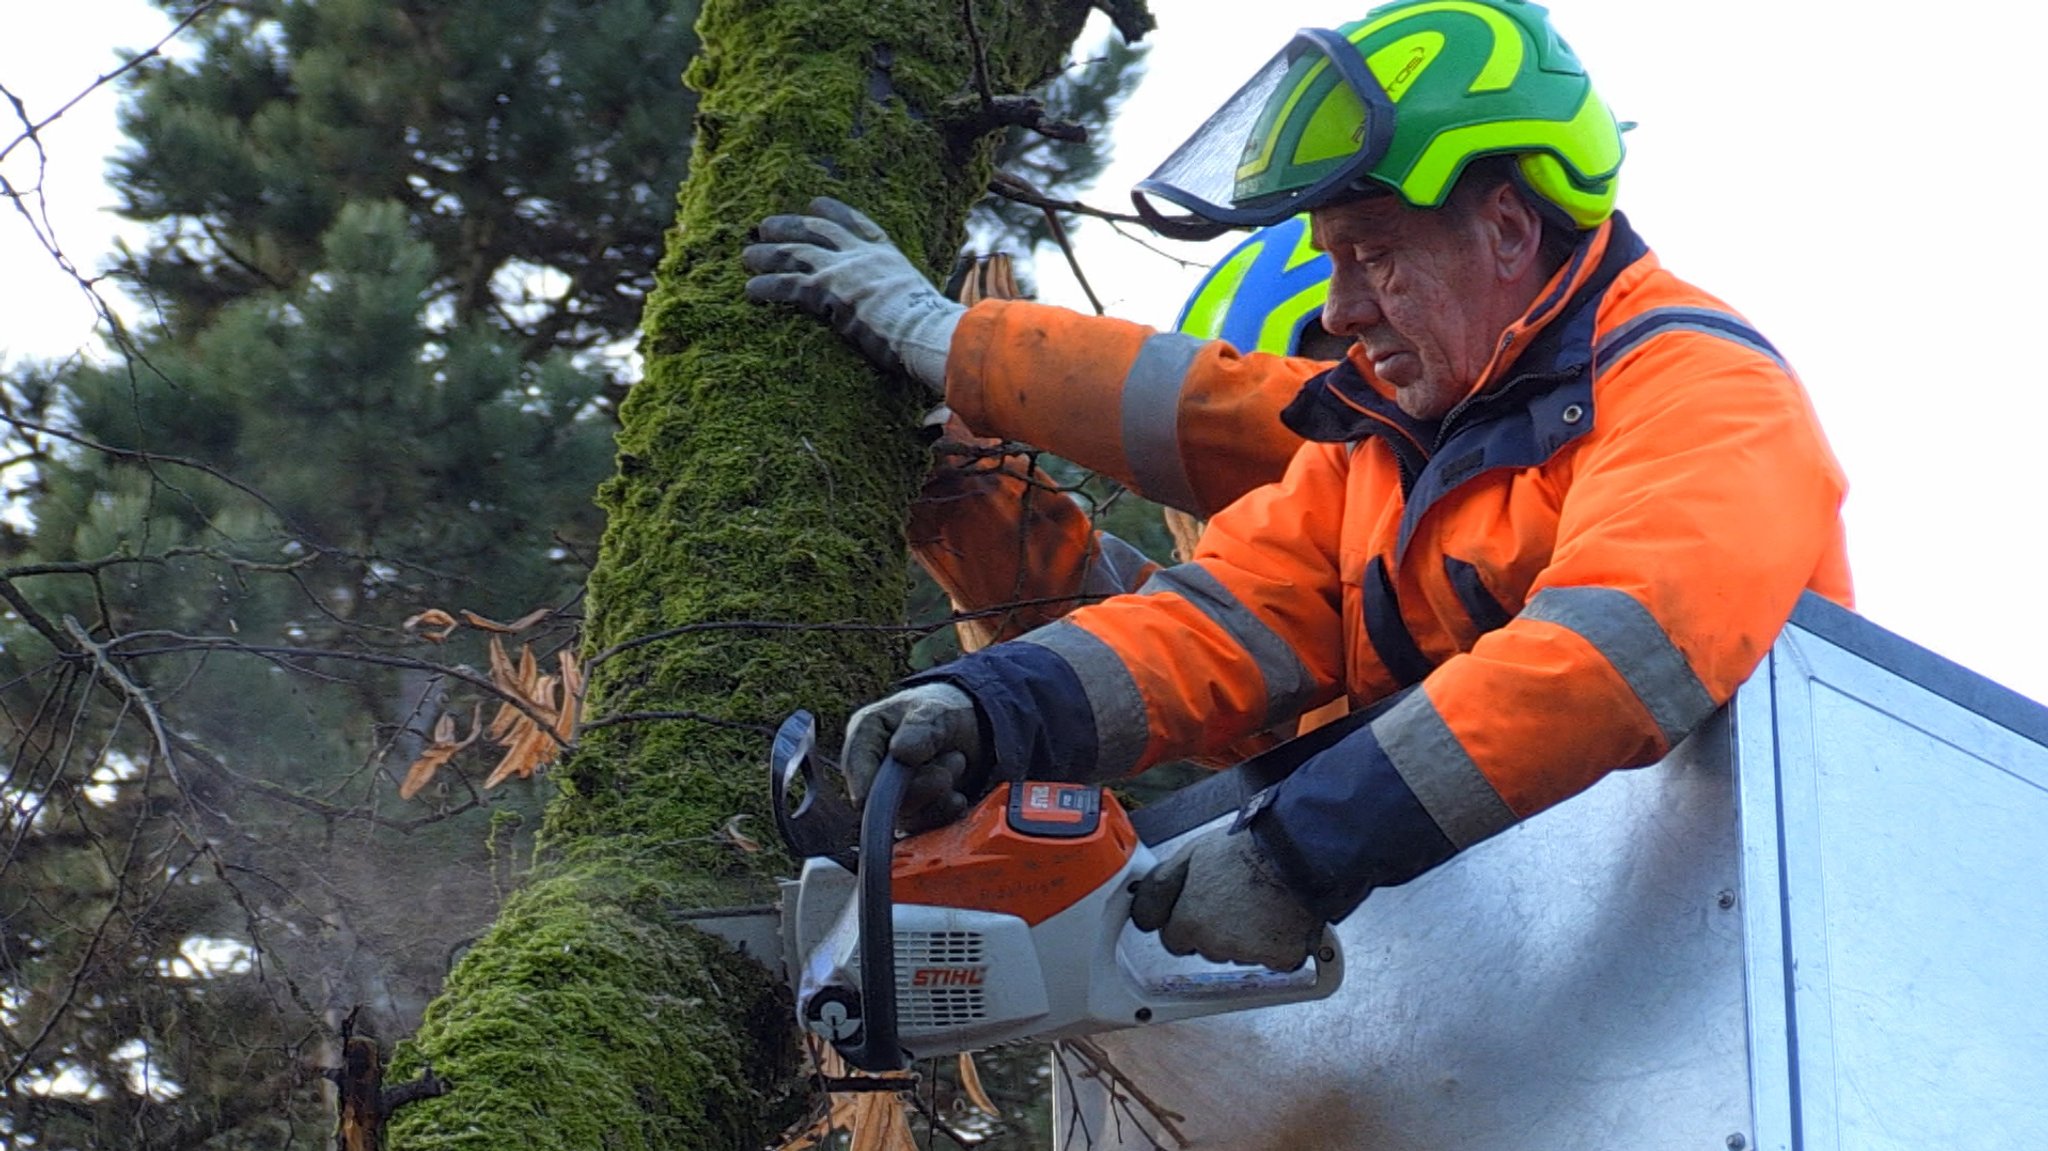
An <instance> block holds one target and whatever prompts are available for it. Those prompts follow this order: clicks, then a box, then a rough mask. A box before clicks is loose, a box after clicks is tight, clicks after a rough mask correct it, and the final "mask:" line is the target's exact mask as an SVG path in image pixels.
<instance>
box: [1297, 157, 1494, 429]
mask: <svg viewBox="0 0 2048 1151" xmlns="http://www.w3.org/2000/svg"><path fill="white" fill-rule="evenodd" d="M1309 219H1310V224H1311V229H1312V235H1313V237H1314V242H1315V246H1316V247H1318V248H1320V249H1322V250H1323V251H1325V252H1328V253H1329V255H1330V267H1331V273H1330V299H1329V302H1328V303H1326V304H1324V305H1323V326H1324V327H1326V328H1328V329H1329V330H1330V331H1331V332H1332V333H1333V334H1335V335H1338V336H1344V337H1348V338H1350V339H1352V340H1355V341H1356V342H1357V343H1358V344H1360V345H1361V346H1362V347H1363V348H1364V349H1365V354H1366V356H1367V358H1368V359H1370V360H1371V361H1372V368H1373V374H1374V375H1376V376H1378V377H1379V379H1380V381H1381V382H1382V383H1384V384H1386V385H1387V386H1388V387H1390V388H1392V389H1393V390H1394V402H1395V403H1397V404H1399V405H1400V407H1401V410H1402V411H1404V412H1406V413H1408V414H1409V415H1411V416H1414V417H1415V418H1417V419H1422V420H1435V419H1441V418H1442V417H1443V416H1444V414H1445V413H1446V412H1449V411H1450V410H1451V409H1452V408H1453V407H1455V406H1457V403H1458V401H1460V400H1462V399H1464V398H1465V397H1466V395H1468V394H1469V393H1470V392H1471V391H1472V386H1473V385H1474V384H1475V383H1477V382H1478V380H1479V374H1480V373H1481V372H1483V371H1484V370H1485V369H1486V364H1487V361H1488V360H1489V359H1490V358H1491V357H1492V354H1493V349H1494V345H1495V343H1496V342H1497V341H1498V340H1499V339H1500V336H1501V332H1502V331H1503V330H1504V329H1505V328H1506V327H1507V325H1508V324H1510V323H1513V322H1514V321H1515V319H1517V318H1518V317H1519V316H1520V314H1521V309H1522V307H1523V306H1524V305H1526V303H1527V301H1526V300H1518V299H1515V298H1513V293H1512V292H1511V291H1509V290H1508V288H1507V285H1505V284H1504V283H1503V282H1502V276H1501V275H1500V271H1499V268H1500V265H1499V261H1498V260H1497V259H1496V253H1495V248H1494V245H1493V244H1492V243H1491V242H1490V240H1491V236H1492V232H1491V230H1490V229H1489V227H1488V226H1487V222H1486V219H1485V216H1484V211H1483V210H1482V211H1480V212H1475V213H1471V214H1468V215H1465V216H1464V217H1463V218H1460V217H1459V216H1457V215H1454V214H1453V213H1451V212H1448V211H1443V210H1438V211H1425V210H1423V209H1420V208H1412V207H1409V206H1408V205H1407V204H1404V203H1402V202H1401V201H1400V200H1398V199H1397V198H1395V197H1393V196H1380V197H1376V198H1373V199H1369V200H1358V201H1354V202H1352V203H1348V204H1340V205H1338V206H1336V207H1333V208H1323V209H1320V210H1318V211H1316V212H1314V213H1312V214H1311V215H1310V217H1309Z"/></svg>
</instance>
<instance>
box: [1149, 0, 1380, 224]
mask: <svg viewBox="0 0 2048 1151" xmlns="http://www.w3.org/2000/svg"><path fill="white" fill-rule="evenodd" d="M1283 90H1284V91H1283ZM1347 96H1348V97H1349V98H1348V99H1347V98H1346V97H1347ZM1394 115H1395V113H1394V101H1393V100H1392V99H1391V98H1389V97H1388V95H1387V92H1386V89H1384V88H1383V87H1381V86H1380V82H1379V80H1378V78H1377V77H1375V76H1374V75H1373V73H1372V71H1371V69H1370V68H1368V67H1367V66H1366V62H1365V60H1364V58H1362V57H1361V56H1360V55H1359V53H1358V48H1357V47H1356V46H1355V45H1353V44H1352V43H1351V42H1350V41H1348V40H1346V39H1345V37H1344V36H1342V35H1341V34H1339V33H1337V32H1334V31H1331V30H1329V29H1326V28H1303V29H1301V30H1300V31H1298V32H1296V33H1295V34H1294V38H1293V39H1292V40H1290V41H1288V43H1287V46H1286V47H1285V48H1283V49H1281V50H1280V52H1279V53H1278V54H1276V55H1275V56H1274V57H1273V58H1272V59H1271V60H1269V61H1267V62H1266V64H1265V66H1263V67H1261V68H1260V69H1259V70H1258V71H1257V72H1256V73H1254V74H1253V76H1252V78H1251V80H1250V81H1249V82H1247V83H1246V84H1245V85H1244V86H1243V87H1241V88H1239V89H1238V90H1237V93H1236V94H1235V95H1233V96H1232V97H1231V98H1230V99H1229V100H1227V101H1225V102H1224V104H1223V106H1222V107H1221V108H1219V109H1218V110H1217V111H1216V113H1215V114H1214V115H1212V116H1210V117H1209V119H1208V121H1207V122H1205V123H1204V124H1203V125H1202V126H1201V128H1200V129H1198V130H1197V131H1196V132H1195V134H1194V135H1192V136H1190V137H1189V138H1188V139H1187V141H1186V142H1185V143H1183V144H1182V145H1181V146H1180V147H1179V148H1176V149H1175V150H1174V152H1173V154H1172V155H1171V156H1168V157H1167V158H1166V162H1165V163H1163V164H1161V165H1160V166H1159V168H1158V169H1157V170H1156V171H1154V172H1153V173H1152V174H1151V175H1150V176H1147V177H1146V178H1145V179H1143V180H1140V181H1139V182H1138V184H1137V186H1136V187H1135V188H1133V189H1132V191H1131V199H1132V201H1133V202H1134V203H1135V204H1136V205H1137V209H1138V214H1139V215H1140V216H1142V217H1143V218H1144V220H1145V223H1146V224H1147V226H1149V227H1151V228H1152V229H1153V230H1155V231H1157V232H1159V233H1160V234H1161V235H1165V236H1170V237H1174V238H1177V239H1187V240H1203V239H1209V238H1211V237H1214V236H1218V235H1221V234H1222V233H1224V232H1226V231H1229V230H1230V229H1232V228H1256V227H1265V226H1267V225H1271V224H1277V223H1279V222H1280V221H1282V220H1285V219H1287V218H1288V217H1289V216H1294V215H1298V214H1300V213H1302V212H1307V211H1312V210H1314V209H1316V208H1321V207H1325V206H1327V205H1329V204H1332V203H1338V202H1341V201H1345V200H1353V199H1357V198H1359V197H1360V196H1363V195H1370V194H1372V193H1374V192H1392V191H1393V189H1391V188H1389V187H1387V186H1386V185H1384V184H1381V183H1379V182H1378V181H1377V180H1374V179H1373V178H1372V177H1371V175H1370V173H1371V172H1372V170H1373V168H1374V167H1375V166H1377V165H1378V164H1379V162H1380V161H1381V160H1383V159H1385V157H1386V155H1387V150H1388V148H1389V147H1390V146H1391V144H1392V142H1393V139H1394ZM1281 173H1284V174H1285V176H1286V179H1283V180H1278V181H1270V182H1271V183H1272V184H1273V186H1272V187H1271V188H1270V189H1266V188H1265V185H1266V184H1267V183H1269V176H1270V175H1277V174H1281ZM1155 199H1156V200H1158V201H1163V203H1155V202H1154V200H1155Z"/></svg>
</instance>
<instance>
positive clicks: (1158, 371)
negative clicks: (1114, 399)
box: [1122, 332, 1204, 515]
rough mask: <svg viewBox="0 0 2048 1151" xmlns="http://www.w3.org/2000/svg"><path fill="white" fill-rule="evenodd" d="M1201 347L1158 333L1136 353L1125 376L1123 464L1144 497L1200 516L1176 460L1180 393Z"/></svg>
mask: <svg viewBox="0 0 2048 1151" xmlns="http://www.w3.org/2000/svg"><path fill="white" fill-rule="evenodd" d="M1203 343H1204V341H1202V340H1198V339H1195V338H1194V337H1193V336H1184V335H1182V334H1180V333H1179V332H1160V333H1159V334H1157V335H1155V336H1152V337H1150V338H1148V339H1147V340H1146V341H1145V343H1144V345H1143V346H1142V347H1140V348H1139V349H1138V358H1137V359H1136V360H1133V361H1132V362H1131V370H1130V372H1129V373H1128V374H1126V375H1125V376H1124V395H1123V415H1122V420H1123V440H1124V462H1125V463H1127V464H1129V465H1130V468H1131V477H1132V478H1133V479H1135V480H1137V481H1138V487H1139V489H1140V490H1142V491H1143V492H1144V493H1145V495H1146V497H1147V498H1149V499H1151V500H1153V501H1154V502H1156V503H1162V504H1165V505H1166V506H1167V507H1170V508H1179V509H1180V510H1181V511H1184V512H1191V513H1193V514H1195V515H1201V514H1202V513H1203V511H1204V509H1203V508H1202V507H1201V505H1200V504H1198V503H1196V501H1195V489H1194V485H1193V484H1192V483H1190V482H1189V481H1188V473H1187V466H1186V465H1185V464H1184V463H1183V462H1182V460H1181V458H1180V392H1181V383H1182V381H1184V380H1185V379H1187V374H1188V366H1189V365H1191V364H1193V363H1194V362H1195V355H1196V353H1198V352H1200V351H1201V350H1202V344H1203Z"/></svg>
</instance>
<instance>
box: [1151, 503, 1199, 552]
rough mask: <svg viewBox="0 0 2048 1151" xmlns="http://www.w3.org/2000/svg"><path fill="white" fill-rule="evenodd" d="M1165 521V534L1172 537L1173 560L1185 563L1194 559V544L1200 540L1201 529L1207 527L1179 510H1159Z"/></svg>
mask: <svg viewBox="0 0 2048 1151" xmlns="http://www.w3.org/2000/svg"><path fill="white" fill-rule="evenodd" d="M1160 511H1161V513H1162V515H1163V518H1164V519H1165V520H1166V534H1168V535H1170V536H1172V537H1173V558H1174V560H1175V561H1176V562H1179V563H1186V562H1188V561H1189V560H1191V559H1194V558H1195V544H1196V543H1197V542H1199V541H1200V540H1201V538H1202V528H1203V527H1205V526H1207V525H1205V524H1204V523H1203V522H1202V521H1201V520H1199V519H1197V518H1195V517H1194V516H1191V515H1189V514H1188V513H1186V512H1184V511H1181V510H1180V509H1179V508H1161V509H1160Z"/></svg>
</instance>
